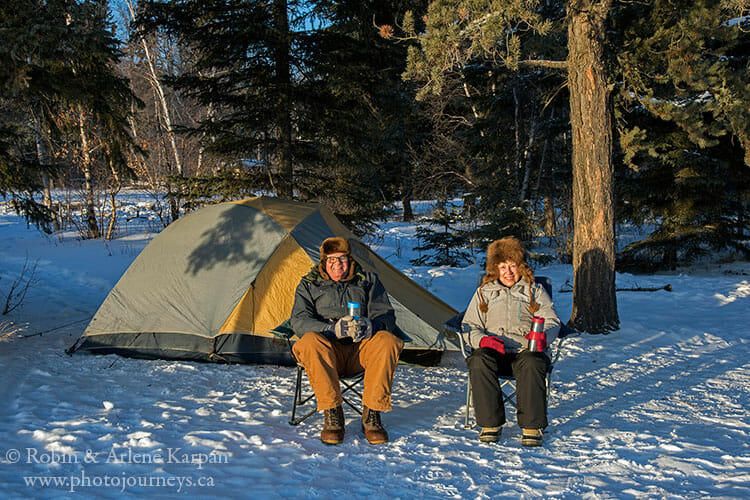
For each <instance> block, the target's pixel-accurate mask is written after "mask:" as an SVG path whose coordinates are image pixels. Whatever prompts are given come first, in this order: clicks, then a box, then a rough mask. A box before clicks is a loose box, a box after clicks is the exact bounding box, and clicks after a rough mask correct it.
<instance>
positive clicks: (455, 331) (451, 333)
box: [443, 311, 471, 358]
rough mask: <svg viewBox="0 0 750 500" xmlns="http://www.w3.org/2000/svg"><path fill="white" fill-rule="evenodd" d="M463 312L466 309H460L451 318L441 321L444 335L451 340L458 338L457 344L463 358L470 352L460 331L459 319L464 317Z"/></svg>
mask: <svg viewBox="0 0 750 500" xmlns="http://www.w3.org/2000/svg"><path fill="white" fill-rule="evenodd" d="M464 314H466V311H462V312H460V313H458V314H456V315H455V316H453V317H452V318H451V319H449V320H448V321H446V322H445V323H443V329H444V330H445V336H446V337H448V338H449V339H451V340H453V341H455V340H458V344H459V347H460V349H461V355H462V356H463V357H464V358H467V357H469V354H471V347H469V346H467V345H466V342H465V341H464V336H463V333H462V332H461V321H463V319H464Z"/></svg>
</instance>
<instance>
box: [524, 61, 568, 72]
mask: <svg viewBox="0 0 750 500" xmlns="http://www.w3.org/2000/svg"><path fill="white" fill-rule="evenodd" d="M518 65H519V66H527V67H532V68H552V69H562V70H565V71H567V70H568V62H567V61H551V60H549V59H526V60H524V61H518Z"/></svg>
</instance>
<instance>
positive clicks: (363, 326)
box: [350, 316, 372, 342]
mask: <svg viewBox="0 0 750 500" xmlns="http://www.w3.org/2000/svg"><path fill="white" fill-rule="evenodd" d="M353 321H355V322H356V323H355V326H354V328H353V329H352V334H351V335H350V336H351V338H352V340H354V342H362V341H363V340H365V339H369V338H370V337H372V321H370V320H369V319H368V318H364V317H362V316H360V317H359V318H357V319H356V320H353Z"/></svg>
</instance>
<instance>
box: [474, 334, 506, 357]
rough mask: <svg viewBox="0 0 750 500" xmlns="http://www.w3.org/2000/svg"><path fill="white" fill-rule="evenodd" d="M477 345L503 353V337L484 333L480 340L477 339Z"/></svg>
mask: <svg viewBox="0 0 750 500" xmlns="http://www.w3.org/2000/svg"><path fill="white" fill-rule="evenodd" d="M479 347H485V348H487V349H492V350H494V351H497V352H499V353H500V354H505V343H504V342H503V339H499V338H497V337H495V336H494V335H485V336H484V337H482V340H480V341H479Z"/></svg>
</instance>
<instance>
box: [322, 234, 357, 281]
mask: <svg viewBox="0 0 750 500" xmlns="http://www.w3.org/2000/svg"><path fill="white" fill-rule="evenodd" d="M332 253H343V254H345V255H348V256H349V258H350V260H351V255H352V247H351V245H349V241H348V240H346V239H345V238H340V237H338V236H335V237H332V238H326V239H325V240H323V244H322V245H320V263H319V264H318V271H319V272H320V275H321V276H323V278H325V279H327V280H328V279H331V277H330V276H329V275H328V272H327V271H326V257H328V256H329V255H331V254H332ZM353 277H354V266H353V265H350V266H349V273H348V274H347V275H346V277H345V278H344V279H343V281H349V280H350V279H352V278H353Z"/></svg>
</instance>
